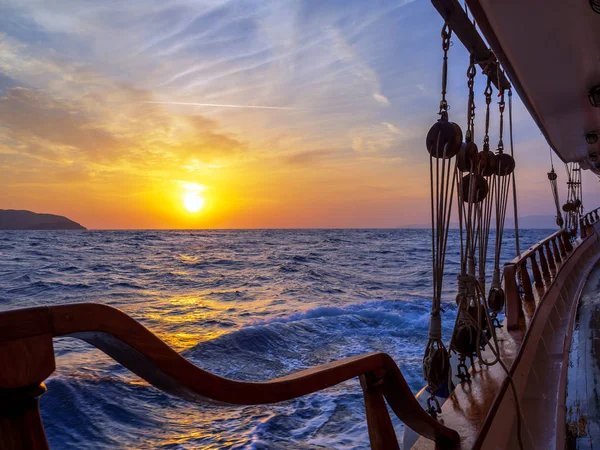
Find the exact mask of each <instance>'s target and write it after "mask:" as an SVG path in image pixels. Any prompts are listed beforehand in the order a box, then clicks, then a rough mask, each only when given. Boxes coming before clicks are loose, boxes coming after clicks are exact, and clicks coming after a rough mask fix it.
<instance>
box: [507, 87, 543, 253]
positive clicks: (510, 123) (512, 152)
mask: <svg viewBox="0 0 600 450" xmlns="http://www.w3.org/2000/svg"><path fill="white" fill-rule="evenodd" d="M508 128H509V130H508V133H509V135H510V156H512V158H513V160H514V159H515V149H514V143H513V115H512V89H509V90H508ZM551 156H552V155H551ZM516 178H517V177H516V174H515V172H513V174H512V191H513V209H514V216H515V217H514V220H515V246H516V250H517V256H521V246H520V245H519V213H518V206H517V182H516Z"/></svg>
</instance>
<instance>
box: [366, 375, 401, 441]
mask: <svg viewBox="0 0 600 450" xmlns="http://www.w3.org/2000/svg"><path fill="white" fill-rule="evenodd" d="M359 378H360V386H361V387H362V390H363V396H364V399H365V412H366V415H367V426H368V428H369V440H370V441H371V449H373V450H387V449H390V450H399V449H400V447H399V445H398V439H397V438H396V432H395V431H394V426H393V425H392V420H391V419H390V415H389V413H388V409H387V405H386V404H385V400H384V398H383V393H382V385H383V377H378V376H376V375H375V374H374V373H372V372H371V373H368V374H364V375H361V376H360V377H359Z"/></svg>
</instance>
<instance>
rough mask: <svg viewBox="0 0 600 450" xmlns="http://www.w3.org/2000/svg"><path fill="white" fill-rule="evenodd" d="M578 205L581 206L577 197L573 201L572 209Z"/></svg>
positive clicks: (577, 207)
mask: <svg viewBox="0 0 600 450" xmlns="http://www.w3.org/2000/svg"><path fill="white" fill-rule="evenodd" d="M580 206H581V200H579V199H578V198H577V199H575V201H573V207H574V210H575V209H579V207H580Z"/></svg>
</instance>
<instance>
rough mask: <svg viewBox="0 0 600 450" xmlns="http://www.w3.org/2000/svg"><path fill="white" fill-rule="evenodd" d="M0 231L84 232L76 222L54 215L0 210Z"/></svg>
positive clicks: (82, 227)
mask: <svg viewBox="0 0 600 450" xmlns="http://www.w3.org/2000/svg"><path fill="white" fill-rule="evenodd" d="M0 230H86V228H85V227H84V226H82V225H80V224H78V223H77V222H74V221H72V220H71V219H67V218H66V217H64V216H57V215H55V214H38V213H35V212H32V211H25V210H16V209H0Z"/></svg>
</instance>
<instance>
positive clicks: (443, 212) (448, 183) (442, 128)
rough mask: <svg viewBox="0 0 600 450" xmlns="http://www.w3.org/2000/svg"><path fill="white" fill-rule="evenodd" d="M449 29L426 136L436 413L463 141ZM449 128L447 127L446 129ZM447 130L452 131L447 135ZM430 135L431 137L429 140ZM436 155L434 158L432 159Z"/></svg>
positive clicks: (429, 360)
mask: <svg viewBox="0 0 600 450" xmlns="http://www.w3.org/2000/svg"><path fill="white" fill-rule="evenodd" d="M451 36H452V31H451V30H450V29H449V28H448V25H447V24H444V26H443V28H442V32H441V37H442V50H443V53H444V56H443V63H442V91H441V97H442V98H441V101H440V110H439V115H440V119H439V120H438V122H437V123H436V124H434V126H433V127H432V129H431V130H430V133H429V134H428V137H427V142H428V144H427V145H428V151H429V181H430V194H431V254H432V275H433V296H432V300H431V317H430V321H429V336H428V337H429V339H428V342H427V346H426V348H425V353H424V356H423V375H424V376H425V379H426V380H427V386H428V388H429V391H430V394H431V395H430V397H429V399H428V401H427V402H428V411H429V413H430V414H431V415H432V416H433V417H435V416H436V415H437V414H438V413H440V412H441V407H440V404H439V402H438V401H437V399H436V397H435V394H436V392H437V390H438V387H439V386H441V385H442V384H443V383H445V382H449V381H450V379H449V376H448V373H449V370H450V363H449V356H448V351H447V350H446V347H445V346H444V343H443V342H442V317H441V312H442V306H441V296H442V284H443V278H444V266H445V261H446V248H447V243H448V230H449V227H450V216H451V214H452V201H453V199H454V189H455V184H456V177H455V176H454V173H455V172H456V160H455V162H454V164H452V162H451V158H452V157H453V156H454V155H455V154H456V150H457V147H456V144H457V143H458V142H460V141H462V131H460V128H459V127H458V125H456V124H453V123H451V122H448V103H447V101H446V90H447V81H448V80H447V76H448V50H449V48H450V37H451ZM448 130H450V131H448ZM448 134H454V136H453V139H448ZM430 135H431V140H430ZM434 159H435V162H434Z"/></svg>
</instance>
